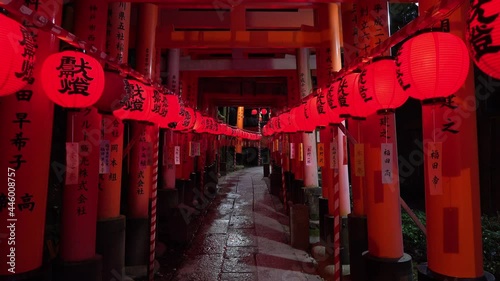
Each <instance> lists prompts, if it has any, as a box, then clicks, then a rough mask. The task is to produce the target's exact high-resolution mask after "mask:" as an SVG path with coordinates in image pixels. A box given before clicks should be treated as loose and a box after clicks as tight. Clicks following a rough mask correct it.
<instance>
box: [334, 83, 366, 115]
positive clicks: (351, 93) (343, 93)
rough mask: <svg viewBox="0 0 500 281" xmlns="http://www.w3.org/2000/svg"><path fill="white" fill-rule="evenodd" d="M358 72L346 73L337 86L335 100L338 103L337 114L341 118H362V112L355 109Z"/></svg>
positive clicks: (357, 92)
mask: <svg viewBox="0 0 500 281" xmlns="http://www.w3.org/2000/svg"><path fill="white" fill-rule="evenodd" d="M358 79H359V73H351V74H347V75H346V76H344V77H343V78H342V80H341V81H340V82H339V84H338V88H337V101H338V105H339V116H340V117H341V118H349V117H352V118H355V119H356V118H361V119H362V118H363V116H356V115H362V113H360V112H358V111H356V108H355V107H356V106H358V105H357V104H356V100H355V98H356V96H359V87H358Z"/></svg>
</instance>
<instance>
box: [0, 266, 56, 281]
mask: <svg viewBox="0 0 500 281" xmlns="http://www.w3.org/2000/svg"><path fill="white" fill-rule="evenodd" d="M51 269H52V264H46V265H43V266H42V267H40V268H38V269H35V270H31V271H28V272H23V273H17V274H12V275H0V280H5V281H52V277H51V275H50V274H51Z"/></svg>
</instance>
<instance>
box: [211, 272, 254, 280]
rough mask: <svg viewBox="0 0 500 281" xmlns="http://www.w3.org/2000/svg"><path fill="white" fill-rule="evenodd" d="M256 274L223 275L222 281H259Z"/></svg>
mask: <svg viewBox="0 0 500 281" xmlns="http://www.w3.org/2000/svg"><path fill="white" fill-rule="evenodd" d="M257 280H258V279H257V274H256V273H222V274H221V278H220V281H257Z"/></svg>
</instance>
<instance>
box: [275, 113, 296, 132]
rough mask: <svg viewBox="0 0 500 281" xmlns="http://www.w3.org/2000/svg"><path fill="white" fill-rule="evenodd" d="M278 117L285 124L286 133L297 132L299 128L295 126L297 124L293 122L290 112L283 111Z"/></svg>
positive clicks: (284, 130)
mask: <svg viewBox="0 0 500 281" xmlns="http://www.w3.org/2000/svg"><path fill="white" fill-rule="evenodd" d="M278 118H279V119H280V123H281V124H282V126H283V132H284V133H294V132H297V128H296V127H295V124H294V123H293V120H292V116H291V114H290V112H285V113H282V114H280V115H279V116H278Z"/></svg>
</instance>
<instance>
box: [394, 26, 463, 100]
mask: <svg viewBox="0 0 500 281" xmlns="http://www.w3.org/2000/svg"><path fill="white" fill-rule="evenodd" d="M469 61H470V59H469V54H468V50H467V47H466V46H465V43H464V42H463V41H462V40H461V39H460V38H459V37H457V36H455V35H453V34H450V33H446V32H427V33H423V34H420V35H417V36H415V37H413V38H411V39H409V40H408V41H406V42H405V43H404V44H403V45H402V46H401V48H400V49H399V51H398V54H397V57H396V67H397V70H396V71H397V72H396V73H397V77H398V82H399V85H400V86H401V87H402V88H403V90H405V91H406V92H407V93H408V94H409V96H410V97H413V98H416V99H419V100H422V101H426V102H433V101H436V100H442V99H443V98H446V97H449V96H450V95H452V94H453V93H455V92H456V91H458V89H460V87H462V85H463V84H464V82H465V79H466V78H467V75H468V73H469Z"/></svg>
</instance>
